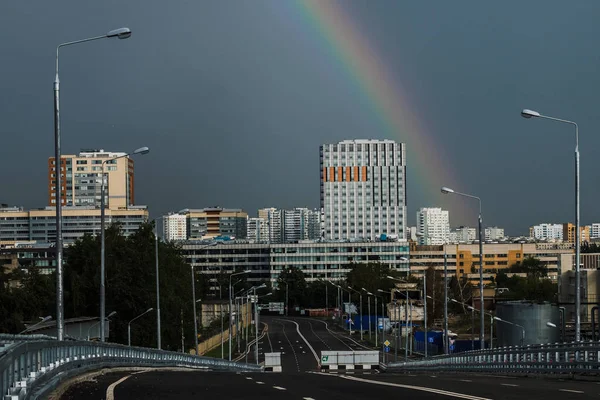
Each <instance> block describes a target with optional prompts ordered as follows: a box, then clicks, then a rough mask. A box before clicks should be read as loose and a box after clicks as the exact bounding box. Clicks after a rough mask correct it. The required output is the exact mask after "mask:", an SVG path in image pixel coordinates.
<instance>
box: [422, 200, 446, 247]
mask: <svg viewBox="0 0 600 400" xmlns="http://www.w3.org/2000/svg"><path fill="white" fill-rule="evenodd" d="M449 233H450V219H449V216H448V211H447V210H442V209H441V208H421V209H420V210H419V211H417V240H418V243H419V244H421V245H441V244H444V243H446V242H447V241H448V235H449Z"/></svg>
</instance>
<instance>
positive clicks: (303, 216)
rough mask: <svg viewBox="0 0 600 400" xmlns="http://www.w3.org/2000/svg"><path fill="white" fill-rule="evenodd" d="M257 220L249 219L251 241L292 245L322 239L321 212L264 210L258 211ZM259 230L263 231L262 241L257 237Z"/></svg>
mask: <svg viewBox="0 0 600 400" xmlns="http://www.w3.org/2000/svg"><path fill="white" fill-rule="evenodd" d="M255 220H256V221H254V219H248V239H249V240H251V241H255V242H258V241H261V242H270V243H291V242H298V241H300V240H314V239H319V238H320V237H321V211H320V210H311V209H308V208H294V209H291V210H281V209H277V208H262V209H260V210H258V218H256V219H255ZM257 226H262V228H257ZM257 229H259V230H262V234H261V235H260V239H258V236H257V235H256V230H257ZM251 231H252V232H251Z"/></svg>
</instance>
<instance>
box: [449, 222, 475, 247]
mask: <svg viewBox="0 0 600 400" xmlns="http://www.w3.org/2000/svg"><path fill="white" fill-rule="evenodd" d="M476 240H477V229H475V228H469V227H468V226H460V227H458V228H455V229H452V230H451V231H450V233H449V234H448V242H449V243H472V242H474V241H476Z"/></svg>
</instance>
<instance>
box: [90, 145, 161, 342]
mask: <svg viewBox="0 0 600 400" xmlns="http://www.w3.org/2000/svg"><path fill="white" fill-rule="evenodd" d="M149 152H150V149H149V148H148V147H140V148H139V149H136V150H134V151H133V153H127V154H123V155H120V156H117V157H113V158H110V159H107V160H104V161H102V179H101V180H100V341H101V342H104V314H105V308H106V298H105V285H104V279H105V277H104V276H105V272H104V271H105V265H106V247H105V246H106V239H105V223H104V220H105V211H104V208H105V203H106V202H105V200H104V192H105V183H104V182H105V177H106V173H105V171H104V167H105V166H106V163H107V162H111V163H112V162H114V161H116V160H118V159H119V158H124V157H129V156H130V155H136V154H142V155H143V154H148V153H149Z"/></svg>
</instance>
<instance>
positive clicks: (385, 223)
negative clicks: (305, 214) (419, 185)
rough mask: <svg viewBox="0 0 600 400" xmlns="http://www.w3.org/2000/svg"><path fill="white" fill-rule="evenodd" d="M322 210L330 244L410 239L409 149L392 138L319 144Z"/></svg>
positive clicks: (325, 231)
mask: <svg viewBox="0 0 600 400" xmlns="http://www.w3.org/2000/svg"><path fill="white" fill-rule="evenodd" d="M319 153H320V171H321V179H320V181H321V183H320V185H321V209H322V210H323V212H324V237H325V239H327V240H330V239H331V240H340V239H350V238H355V239H370V240H374V239H376V238H378V237H380V235H382V234H385V235H387V236H388V237H394V236H395V237H398V238H399V239H401V240H405V239H406V162H405V160H406V154H405V153H406V147H405V144H404V143H396V142H394V141H391V140H345V141H342V142H339V143H333V144H324V145H322V146H320V149H319Z"/></svg>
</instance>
